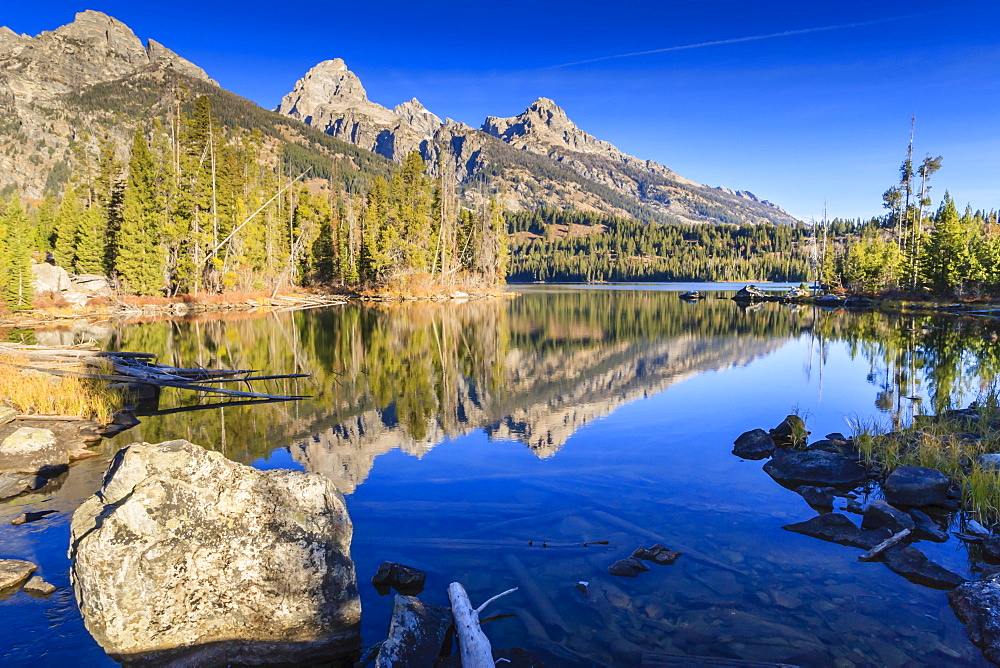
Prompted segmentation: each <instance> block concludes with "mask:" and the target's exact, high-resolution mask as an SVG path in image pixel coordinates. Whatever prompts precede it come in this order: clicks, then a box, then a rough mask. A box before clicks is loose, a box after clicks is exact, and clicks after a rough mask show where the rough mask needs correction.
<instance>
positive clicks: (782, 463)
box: [764, 450, 867, 486]
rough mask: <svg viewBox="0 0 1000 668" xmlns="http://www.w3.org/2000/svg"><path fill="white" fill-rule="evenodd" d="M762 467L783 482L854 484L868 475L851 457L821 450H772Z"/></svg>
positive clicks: (791, 483)
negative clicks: (770, 455)
mask: <svg viewBox="0 0 1000 668" xmlns="http://www.w3.org/2000/svg"><path fill="white" fill-rule="evenodd" d="M764 470H765V471H766V472H767V474H768V475H770V476H771V477H772V478H774V479H775V480H777V481H778V482H780V483H783V484H786V485H795V486H798V485H856V484H858V483H861V482H863V481H864V480H865V478H866V477H867V475H866V473H865V470H864V469H863V468H861V466H859V465H858V463H857V461H855V460H854V459H851V458H850V457H844V456H843V455H837V454H834V453H832V452H824V451H823V450H775V451H774V456H773V457H772V458H771V461H769V462H768V463H766V464H764Z"/></svg>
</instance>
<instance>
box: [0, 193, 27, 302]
mask: <svg viewBox="0 0 1000 668" xmlns="http://www.w3.org/2000/svg"><path fill="white" fill-rule="evenodd" d="M0 234H2V238H3V239H5V241H3V242H0V243H2V244H3V245H2V247H0V296H2V298H3V301H4V302H6V303H7V306H9V307H10V309H11V310H14V311H23V310H26V309H30V308H31V302H32V300H33V299H34V297H35V290H34V278H33V275H32V271H31V250H32V243H33V241H34V229H33V227H32V225H31V223H30V221H29V220H28V214H27V213H25V211H24V207H23V206H22V205H21V198H20V197H19V196H17V195H15V196H14V198H13V199H12V200H11V201H10V202H9V203H8V204H7V207H6V211H4V214H3V217H2V223H0Z"/></svg>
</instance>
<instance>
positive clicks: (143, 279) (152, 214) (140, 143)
mask: <svg viewBox="0 0 1000 668" xmlns="http://www.w3.org/2000/svg"><path fill="white" fill-rule="evenodd" d="M159 215H160V213H159V211H158V207H157V202H156V172H155V170H154V166H153V156H152V154H151V153H150V151H149V144H147V143H146V136H145V134H143V132H142V129H141V128H137V129H136V131H135V136H134V137H133V140H132V156H131V159H130V160H129V168H128V180H127V182H126V186H125V196H124V198H123V202H122V213H121V227H120V229H119V231H118V234H117V235H116V236H115V242H116V245H117V251H116V252H115V269H116V270H117V272H118V277H119V278H120V279H121V282H122V286H123V288H124V290H125V291H126V292H130V293H135V294H139V295H155V294H159V293H160V290H161V288H162V287H163V273H164V258H163V250H162V248H161V243H160V221H159Z"/></svg>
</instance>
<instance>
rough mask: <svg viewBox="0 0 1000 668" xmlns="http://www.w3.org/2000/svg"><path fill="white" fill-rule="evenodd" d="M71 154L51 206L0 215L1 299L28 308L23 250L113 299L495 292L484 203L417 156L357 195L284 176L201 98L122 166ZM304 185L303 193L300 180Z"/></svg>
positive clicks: (492, 205) (495, 250)
mask: <svg viewBox="0 0 1000 668" xmlns="http://www.w3.org/2000/svg"><path fill="white" fill-rule="evenodd" d="M89 143H90V142H88V141H86V139H85V140H84V141H82V142H80V143H78V144H77V147H76V152H75V158H76V160H75V162H76V169H75V173H74V177H73V179H72V180H71V183H70V185H69V186H68V188H67V190H66V192H65V193H64V195H63V197H62V199H61V200H60V201H58V202H57V201H56V200H55V199H52V198H50V199H48V200H46V201H45V202H43V203H42V204H41V206H39V207H37V208H36V209H35V210H33V211H32V212H31V213H30V215H29V213H27V212H26V211H25V209H24V207H23V206H22V204H21V203H20V201H19V200H17V199H16V197H15V198H14V199H12V200H11V201H10V202H8V203H6V204H5V205H4V214H3V216H2V217H0V266H2V269H0V290H2V291H3V296H4V299H5V301H6V302H7V303H8V305H10V306H11V307H13V308H28V307H30V304H31V300H32V295H31V269H30V258H31V256H32V254H33V253H34V254H36V256H39V257H40V256H43V255H45V254H46V253H51V254H52V256H53V257H54V259H55V262H56V263H57V264H59V265H60V266H62V267H64V268H66V269H67V270H69V271H71V272H76V273H93V274H104V275H107V276H110V277H112V279H113V281H114V282H115V283H116V285H117V287H118V288H119V289H120V291H121V292H122V293H124V294H135V295H168V296H174V295H177V294H190V293H195V294H196V293H201V292H210V293H217V292H223V291H227V290H236V291H257V290H265V289H266V290H276V289H279V288H280V287H281V286H287V285H292V284H307V283H326V284H339V285H344V286H352V287H353V286H366V287H367V286H373V287H381V286H386V285H389V284H397V285H399V286H401V287H405V284H406V283H407V281H409V280H410V279H411V278H412V277H413V276H414V275H416V274H429V275H430V277H431V278H432V279H435V280H437V281H441V280H445V281H446V282H465V281H469V280H472V281H474V282H477V283H484V282H485V283H489V284H492V283H497V282H502V281H503V279H504V275H505V273H506V262H507V237H506V230H505V227H506V225H505V222H504V219H503V212H502V210H501V209H500V207H499V205H498V204H497V202H496V201H495V200H490V201H489V202H487V203H484V204H483V205H482V206H481V207H480V208H479V210H478V211H472V210H469V209H467V208H461V207H459V206H458V205H457V203H456V200H455V196H454V192H453V188H452V187H450V184H448V183H446V182H445V181H444V180H443V179H432V178H431V177H429V176H428V175H427V174H426V172H425V168H424V167H425V166H424V163H423V161H422V160H421V158H420V156H419V155H418V154H416V153H414V154H411V155H410V156H407V158H406V159H405V161H404V163H403V164H402V165H401V166H399V167H398V168H397V169H396V170H395V171H394V172H393V173H392V174H391V176H390V177H389V178H388V179H386V178H384V177H382V176H379V177H376V179H375V180H374V182H373V183H372V184H371V186H370V188H368V190H367V192H360V193H352V194H348V193H345V192H342V191H341V190H340V188H339V187H338V186H337V184H335V183H333V182H332V181H326V182H324V181H320V180H318V179H311V180H310V179H308V178H307V177H308V174H300V175H295V176H297V177H299V178H292V176H293V175H288V174H284V173H282V168H281V165H282V160H281V159H280V157H281V156H280V155H279V154H278V151H279V150H280V149H279V148H278V146H277V145H276V143H275V142H274V141H273V140H270V139H268V138H266V137H264V136H263V135H262V134H260V133H259V132H256V131H254V132H238V131H229V130H226V129H224V128H223V127H222V126H221V125H220V123H219V122H218V120H217V118H216V117H215V115H214V113H213V110H212V103H211V101H210V99H209V98H208V97H205V96H201V97H198V98H197V99H195V100H193V101H190V102H188V103H186V104H185V103H182V102H181V101H179V102H178V104H177V107H176V110H175V113H174V115H173V117H172V118H171V120H170V123H169V124H163V123H160V122H156V123H154V125H153V127H151V128H142V127H139V128H137V129H136V131H135V134H134V137H133V140H132V145H131V147H130V150H129V151H128V155H129V158H128V161H127V163H124V164H123V163H122V162H121V161H119V159H118V158H117V157H116V155H117V154H118V153H120V151H118V150H117V148H118V147H116V146H115V144H114V143H113V142H112V141H111V140H109V139H107V138H105V139H103V140H101V141H99V142H98V144H97V146H98V149H97V151H96V154H93V152H92V150H90V149H89V148H88V146H89ZM303 177H306V178H305V180H308V181H310V183H309V185H308V186H307V185H306V184H305V182H304V181H301V182H296V181H299V179H300V178H303Z"/></svg>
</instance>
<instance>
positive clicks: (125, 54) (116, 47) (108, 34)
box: [37, 9, 149, 66]
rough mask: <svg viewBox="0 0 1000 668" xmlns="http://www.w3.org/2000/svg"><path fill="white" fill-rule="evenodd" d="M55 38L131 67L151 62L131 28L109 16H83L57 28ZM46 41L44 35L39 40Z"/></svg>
mask: <svg viewBox="0 0 1000 668" xmlns="http://www.w3.org/2000/svg"><path fill="white" fill-rule="evenodd" d="M53 34H54V35H57V36H59V37H61V38H62V39H63V40H68V41H70V42H73V41H75V42H79V43H82V44H84V45H87V46H89V47H90V48H91V49H92V50H94V51H97V50H98V49H104V50H105V52H106V53H107V54H108V56H111V55H112V54H113V55H114V56H117V57H118V58H120V59H122V60H124V61H125V62H128V63H130V64H132V65H137V66H138V65H145V64H147V63H148V62H149V59H148V57H147V55H146V49H145V48H144V47H143V45H142V41H141V40H140V39H139V38H138V37H136V36H135V33H134V32H132V29H131V28H129V27H128V26H127V25H125V24H124V23H122V22H121V21H118V20H115V19H113V18H111V17H110V16H108V15H107V14H103V13H101V12H95V11H93V10H91V9H88V10H86V11H83V12H80V13H79V14H77V15H76V18H75V19H73V22H72V23H67V24H66V25H64V26H62V27H60V28H56V30H55V32H54V33H53ZM45 37H46V33H42V34H41V35H39V36H38V38H37V39H44V38H45Z"/></svg>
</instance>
